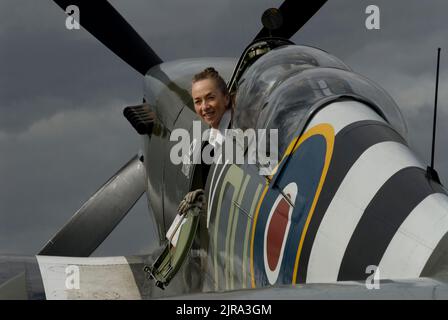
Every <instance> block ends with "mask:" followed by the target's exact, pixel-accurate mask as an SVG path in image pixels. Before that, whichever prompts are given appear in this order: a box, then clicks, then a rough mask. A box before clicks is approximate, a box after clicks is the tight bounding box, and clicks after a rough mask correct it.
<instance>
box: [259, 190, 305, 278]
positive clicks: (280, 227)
mask: <svg viewBox="0 0 448 320" xmlns="http://www.w3.org/2000/svg"><path fill="white" fill-rule="evenodd" d="M283 194H284V195H286V196H287V197H288V198H289V200H290V202H291V203H292V204H294V202H295V200H296V196H297V184H295V183H294V182H292V183H290V184H288V185H287V186H286V187H285V188H284V189H283ZM283 194H279V195H278V197H277V199H276V200H275V202H274V205H273V206H272V208H271V211H270V212H269V216H268V220H267V223H266V228H265V231H264V254H263V256H264V268H265V271H266V275H267V277H268V280H269V283H270V284H274V283H276V282H277V278H278V275H279V272H280V267H281V265H282V261H283V255H284V253H285V246H286V241H287V239H288V233H289V229H290V227H291V216H292V211H293V209H294V208H293V207H292V206H291V205H290V204H289V202H288V201H287V200H286V199H285V198H284V196H283Z"/></svg>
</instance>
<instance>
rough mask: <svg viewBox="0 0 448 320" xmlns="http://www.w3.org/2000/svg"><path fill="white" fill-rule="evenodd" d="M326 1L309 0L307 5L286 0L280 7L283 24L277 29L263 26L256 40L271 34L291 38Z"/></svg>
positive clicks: (302, 2)
mask: <svg viewBox="0 0 448 320" xmlns="http://www.w3.org/2000/svg"><path fill="white" fill-rule="evenodd" d="M326 2H327V0H312V1H307V2H306V5H305V4H304V1H299V0H285V1H284V2H283V3H282V5H281V6H280V8H278V9H279V10H280V13H281V16H282V18H283V19H282V20H283V23H282V25H281V26H280V27H279V28H278V29H276V30H268V29H267V28H266V27H263V29H261V31H260V32H259V33H258V34H257V36H256V37H255V39H254V41H255V40H258V39H260V38H266V37H269V36H272V37H280V38H286V39H289V38H291V37H292V36H293V35H294V34H295V33H296V32H297V31H299V29H300V28H301V27H303V26H304V25H305V23H306V22H307V21H308V20H309V19H311V17H312V16H313V15H314V14H315V13H316V12H317V11H319V9H320V8H321V7H322V6H323V5H324V4H325V3H326Z"/></svg>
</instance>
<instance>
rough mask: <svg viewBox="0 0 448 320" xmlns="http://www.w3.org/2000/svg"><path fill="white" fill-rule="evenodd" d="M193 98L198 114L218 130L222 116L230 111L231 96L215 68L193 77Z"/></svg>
mask: <svg viewBox="0 0 448 320" xmlns="http://www.w3.org/2000/svg"><path fill="white" fill-rule="evenodd" d="M191 96H192V97H193V101H194V109H195V111H196V113H197V114H198V115H199V116H200V117H201V118H202V119H203V120H204V121H205V122H206V123H207V124H208V125H210V126H211V127H212V128H214V129H218V126H219V123H220V121H221V118H222V116H223V115H224V113H225V112H226V110H227V109H230V96H229V91H228V89H227V85H226V83H225V81H224V79H223V78H222V77H221V76H220V75H219V73H218V72H217V71H216V70H215V69H214V68H207V69H205V70H204V71H202V72H200V73H198V74H196V75H195V76H194V77H193V81H192V88H191Z"/></svg>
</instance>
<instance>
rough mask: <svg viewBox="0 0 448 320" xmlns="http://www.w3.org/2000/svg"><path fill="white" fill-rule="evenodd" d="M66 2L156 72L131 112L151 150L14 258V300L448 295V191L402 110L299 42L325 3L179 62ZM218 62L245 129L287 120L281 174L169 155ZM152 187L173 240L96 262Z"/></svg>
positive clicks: (2, 290)
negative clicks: (202, 206)
mask: <svg viewBox="0 0 448 320" xmlns="http://www.w3.org/2000/svg"><path fill="white" fill-rule="evenodd" d="M55 2H56V3H57V4H58V5H59V6H60V7H62V8H63V9H64V10H65V9H66V8H67V7H68V6H69V5H76V6H78V7H79V9H80V11H81V12H82V13H83V14H82V19H81V21H80V23H81V25H82V26H83V27H84V28H85V29H87V30H88V31H89V32H90V33H92V34H93V35H94V36H95V37H96V38H97V39H98V40H100V41H101V42H102V43H103V44H104V45H106V46H107V47H108V48H109V49H111V50H112V51H113V52H114V53H116V54H117V55H118V56H120V57H121V58H122V59H123V60H124V61H126V62H127V63H128V64H129V65H130V66H131V67H133V68H134V69H135V70H137V71H138V72H139V73H140V74H142V75H143V76H144V84H145V86H144V88H145V90H144V96H143V99H142V100H143V101H142V104H141V105H138V106H131V107H127V108H125V110H124V115H125V117H126V118H127V119H128V121H129V122H130V123H131V125H132V126H133V127H134V128H135V129H136V131H137V133H138V134H140V135H141V136H142V138H143V151H142V152H140V153H139V154H137V155H136V156H134V157H133V158H132V159H131V160H130V161H129V162H128V163H127V164H125V165H124V166H123V168H121V169H120V170H119V171H118V172H117V173H116V174H115V175H114V176H113V177H112V178H111V179H110V180H109V181H107V182H106V183H105V184H104V185H103V186H102V187H101V188H100V189H99V190H98V191H97V192H96V193H95V194H94V195H93V196H92V197H91V198H90V199H89V200H88V201H87V202H86V203H85V204H84V205H83V206H82V207H81V208H80V209H79V210H78V211H77V212H76V214H75V215H74V216H73V217H72V219H71V220H70V221H69V222H68V223H67V224H66V225H65V226H64V227H63V228H62V229H61V230H60V231H59V232H58V233H57V234H56V235H55V236H54V237H53V238H52V239H51V240H50V241H49V242H48V243H47V244H46V245H45V247H44V248H43V249H42V250H41V251H40V252H39V254H38V255H37V256H35V257H29V258H22V257H0V298H1V299H8V298H15V299H18V298H24V299H150V298H161V297H176V298H179V297H182V299H184V298H193V299H197V298H220V299H221V298H234V299H240V298H245V299H247V298H249V299H266V298H272V299H279V298H280V299H309V298H316V299H327V298H330V299H331V298H336V299H344V298H358V299H359V298H383V299H387V298H393V299H400V298H420V299H426V298H428V299H431V298H448V286H447V282H446V281H447V279H446V271H447V270H448V265H447V263H448V261H447V258H448V255H447V248H448V243H447V239H448V236H447V231H448V196H447V190H446V189H445V188H444V187H443V186H442V185H441V183H440V181H439V180H438V178H437V176H436V175H435V174H434V173H433V171H431V170H428V169H427V168H426V166H425V165H424V164H423V163H421V162H420V161H419V160H418V158H417V157H416V156H415V155H414V153H413V152H412V150H411V149H410V148H409V146H408V144H407V142H406V141H405V139H404V138H403V132H404V130H405V124H404V121H403V120H402V117H401V114H400V111H399V109H398V107H397V106H396V104H395V103H394V101H393V100H392V98H391V97H390V96H389V95H388V94H387V93H386V92H385V91H384V90H383V89H381V88H380V87H379V86H378V85H376V84H375V83H373V82H371V81H370V80H368V79H366V78H364V77H363V76H361V75H358V74H356V73H354V72H352V71H351V70H350V68H349V67H348V66H347V65H346V64H344V63H343V62H342V61H340V60H339V59H337V58H336V57H334V56H332V55H331V54H329V53H326V52H324V51H322V50H320V49H317V48H311V47H305V46H300V45H295V44H294V43H292V42H291V41H290V40H288V39H289V38H290V37H291V36H292V35H293V34H294V33H296V31H297V30H298V29H299V28H300V27H301V26H302V25H303V24H305V23H306V21H307V20H308V19H309V18H310V17H311V16H312V15H313V14H315V13H316V12H317V11H318V10H319V8H320V7H321V6H322V5H324V4H325V2H326V1H312V4H307V6H304V5H303V4H300V10H299V9H298V7H299V4H298V1H294V0H291V1H289V0H286V1H285V2H284V3H283V4H282V5H281V6H280V7H279V9H278V10H275V9H270V10H267V11H266V12H265V14H264V15H263V19H262V20H263V25H264V28H263V29H262V30H261V31H260V33H259V34H258V35H257V36H256V37H255V39H254V40H253V41H252V42H251V43H250V44H249V46H248V47H247V48H246V49H245V50H244V52H243V54H242V55H241V57H240V58H239V59H238V60H236V59H217V58H208V59H185V60H179V61H172V62H163V61H162V60H161V59H160V58H159V57H158V56H157V54H156V53H155V52H154V51H153V50H152V49H151V48H150V47H149V46H148V45H147V44H146V43H145V42H144V41H143V40H142V39H141V38H140V37H139V36H138V35H137V33H136V32H135V31H134V30H133V29H132V28H131V26H130V25H129V24H128V23H127V22H126V21H125V20H124V19H123V18H122V17H121V16H120V14H119V13H118V12H117V11H116V10H115V9H114V8H113V7H112V6H111V5H110V4H109V3H108V2H107V1H105V0H97V1H90V2H88V1H82V0H76V1H75V0H55ZM309 3H311V2H309ZM297 12H299V13H300V15H298V14H297ZM100 13H101V17H102V21H107V23H101V24H98V23H97V17H98V16H99V14H100ZM208 66H214V67H215V68H216V69H217V70H219V71H220V73H221V74H222V75H224V77H225V78H226V80H227V81H228V86H229V89H230V92H231V94H232V96H233V97H234V99H235V105H234V114H233V119H232V126H233V127H234V128H238V129H242V130H246V129H249V128H254V129H278V130H279V141H278V142H279V145H278V146H279V155H280V161H279V164H278V166H277V167H276V168H275V171H274V172H273V173H272V174H271V175H267V176H265V175H260V174H259V169H260V166H262V164H261V163H255V164H249V163H243V164H231V163H229V162H227V161H224V162H223V163H217V164H213V165H212V166H211V167H210V170H209V171H208V174H207V175H206V176H203V174H202V173H203V171H202V168H201V166H202V165H201V164H197V165H194V164H188V163H187V164H185V163H181V164H178V165H175V164H173V163H172V162H171V161H170V158H169V155H170V150H171V147H172V146H173V145H174V143H175V142H173V141H171V140H170V133H171V132H172V131H173V130H174V129H176V128H184V129H186V130H188V131H189V132H192V130H193V126H192V122H193V121H194V120H199V118H198V116H197V115H196V114H195V112H194V107H193V105H192V100H191V97H190V94H189V91H190V85H191V78H192V76H193V75H194V74H195V73H197V72H199V71H201V70H203V69H204V68H206V67H208ZM204 129H205V126H204ZM198 188H204V189H205V193H206V194H205V195H206V202H207V207H206V210H205V211H200V210H198V209H197V208H194V209H192V210H191V211H190V212H189V213H188V214H186V215H185V216H183V217H181V219H180V220H181V221H180V222H179V223H178V224H176V222H175V224H176V226H175V227H176V231H175V232H176V233H177V236H178V239H177V242H176V245H175V246H174V245H173V244H172V242H171V241H170V240H171V239H167V237H166V233H167V231H168V229H169V228H170V226H172V225H173V221H176V218H177V212H176V208H177V206H178V204H179V202H180V201H181V200H182V198H183V197H184V195H185V194H186V193H187V192H189V191H191V190H195V189H198ZM144 193H146V196H147V198H148V203H149V205H150V206H151V209H152V210H151V211H152V214H153V218H154V221H155V223H156V225H157V230H158V238H159V240H160V249H159V250H157V251H156V252H152V253H148V255H145V256H132V257H104V258H91V257H89V256H90V254H91V253H92V252H93V251H94V250H95V249H96V248H97V247H98V246H99V245H100V244H101V243H102V241H103V240H104V239H105V238H106V237H107V236H108V234H109V233H110V232H111V231H112V230H113V229H114V227H115V226H116V225H117V224H118V223H119V222H120V221H121V219H122V218H123V217H124V216H125V215H126V213H127V212H128V211H129V210H130V208H131V207H132V206H133V204H134V203H135V202H136V201H137V200H138V199H139V198H140V197H141V196H142V195H143V194H144ZM369 279H370V280H372V279H373V280H372V281H371V282H369ZM378 279H380V280H381V281H379V283H377V282H376V280H378ZM366 280H367V282H366ZM375 285H379V286H380V290H375ZM372 286H373V287H372Z"/></svg>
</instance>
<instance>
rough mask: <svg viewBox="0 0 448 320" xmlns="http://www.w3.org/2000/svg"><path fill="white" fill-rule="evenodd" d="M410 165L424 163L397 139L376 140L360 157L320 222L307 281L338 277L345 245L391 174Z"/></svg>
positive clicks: (332, 279) (418, 165)
mask: <svg viewBox="0 0 448 320" xmlns="http://www.w3.org/2000/svg"><path fill="white" fill-rule="evenodd" d="M406 167H421V168H422V167H423V165H422V164H421V163H420V161H419V160H417V159H416V158H415V156H414V154H413V153H412V152H411V151H410V150H409V148H407V147H406V146H404V145H402V144H401V143H397V142H391V141H387V142H381V143H378V144H375V145H373V146H371V147H370V148H369V149H367V150H366V151H365V152H364V153H363V154H362V155H361V156H360V157H359V159H358V160H357V161H356V162H355V164H354V165H353V166H352V167H351V169H350V171H349V172H348V173H347V175H346V176H345V178H344V180H343V181H342V183H341V185H340V187H339V188H338V190H337V191H336V194H335V196H334V198H333V199H332V201H331V203H330V205H329V207H328V210H327V212H326V213H325V215H324V217H323V219H322V222H321V224H320V226H319V229H318V231H317V234H316V238H315V240H314V243H313V246H312V250H311V254H310V258H309V265H308V272H307V279H306V281H307V282H310V283H312V282H333V281H336V280H337V277H338V272H339V268H340V265H341V262H342V258H343V256H344V253H345V249H346V248H347V245H348V244H349V241H350V238H351V236H352V234H353V232H354V230H355V228H356V226H357V224H358V222H359V221H360V219H361V217H362V215H363V213H364V211H365V209H366V208H367V206H368V204H369V203H370V201H371V200H372V198H373V197H374V195H375V194H376V192H377V191H378V190H379V189H380V188H381V186H382V185H383V184H384V183H385V182H386V181H387V180H388V179H389V178H390V177H391V176H393V175H394V174H395V173H396V172H398V171H400V170H401V169H403V168H406ZM367 182H369V183H367ZM360 186H363V188H360Z"/></svg>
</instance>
